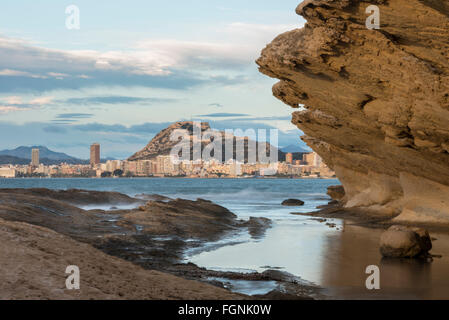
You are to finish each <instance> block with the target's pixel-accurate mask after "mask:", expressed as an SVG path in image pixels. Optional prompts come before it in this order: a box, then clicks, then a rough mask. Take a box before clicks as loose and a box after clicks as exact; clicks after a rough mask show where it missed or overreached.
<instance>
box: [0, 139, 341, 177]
mask: <svg viewBox="0 0 449 320" xmlns="http://www.w3.org/2000/svg"><path fill="white" fill-rule="evenodd" d="M93 146H94V145H93ZM98 147H99V146H98ZM91 150H92V151H93V153H92V157H91V163H90V164H67V163H60V164H58V165H50V166H47V165H43V164H38V165H37V166H34V165H32V164H30V165H4V166H0V177H3V178H13V177H29V176H36V177H98V178H99V177H112V176H122V177H198V178H199V177H202V178H220V177H229V178H238V177H301V178H319V177H320V178H331V177H334V176H335V173H334V172H333V171H332V170H330V169H329V168H328V167H327V166H326V165H325V164H324V162H322V160H321V158H320V157H319V156H318V155H317V154H316V153H314V152H311V153H305V154H303V157H302V160H295V161H294V162H293V160H292V161H288V162H287V161H285V162H277V163H271V164H268V163H241V162H238V161H236V160H234V159H230V160H228V161H227V162H225V163H222V162H219V161H216V160H210V161H189V160H184V161H181V162H179V163H176V162H175V161H173V159H172V158H171V157H170V156H168V155H159V156H157V157H156V158H154V159H151V160H138V161H127V160H108V161H106V162H104V163H96V162H97V161H99V148H97V147H96V146H95V147H94V148H92V149H91ZM287 160H290V157H288V159H287Z"/></svg>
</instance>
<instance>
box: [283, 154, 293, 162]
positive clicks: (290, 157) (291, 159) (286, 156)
mask: <svg viewBox="0 0 449 320" xmlns="http://www.w3.org/2000/svg"><path fill="white" fill-rule="evenodd" d="M285 162H287V163H288V164H292V163H293V154H292V153H290V152H289V153H287V154H286V155H285Z"/></svg>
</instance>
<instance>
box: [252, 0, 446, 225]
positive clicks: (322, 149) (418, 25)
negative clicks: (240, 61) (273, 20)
mask: <svg viewBox="0 0 449 320" xmlns="http://www.w3.org/2000/svg"><path fill="white" fill-rule="evenodd" d="M369 5H377V6H378V7H379V9H380V29H373V30H369V29H367V28H366V26H365V21H366V18H367V17H368V15H369V14H366V13H365V10H366V8H367V7H368V6H369ZM296 12H297V13H298V14H299V15H302V16H303V17H304V18H305V19H306V20H307V24H306V25H305V27H304V28H302V29H297V30H293V31H290V32H287V33H284V34H282V35H280V36H278V37H277V38H276V39H275V40H274V41H273V42H272V43H271V44H269V45H268V46H267V47H266V48H265V49H264V50H263V52H262V55H261V57H260V58H259V59H258V61H257V63H258V65H259V66H260V71H261V72H262V73H264V74H266V75H268V76H270V77H274V78H278V79H280V82H278V83H277V84H276V85H274V87H273V93H274V96H276V97H277V98H279V99H281V100H282V101H284V102H285V103H286V104H288V105H290V106H291V107H293V108H299V111H296V112H294V113H293V119H292V122H293V123H294V124H295V125H297V126H298V127H299V128H300V129H301V130H302V131H303V132H304V134H305V135H304V136H303V137H302V139H303V140H304V141H305V142H307V144H308V145H309V146H310V147H311V148H313V149H314V150H315V151H316V152H318V153H319V154H320V155H321V156H322V157H323V159H324V160H325V162H326V163H327V164H328V165H329V166H330V167H331V168H333V169H334V170H335V171H336V173H337V176H338V178H339V179H340V181H341V182H342V184H343V185H344V188H345V191H346V196H345V198H344V202H345V205H346V206H347V207H366V208H369V209H372V210H375V211H377V212H379V213H383V214H390V215H392V216H396V218H395V219H396V220H403V221H404V220H406V221H420V222H439V223H441V222H445V223H449V62H448V61H449V60H448V59H449V1H447V0H391V1H386V0H371V1H369V2H366V1H358V0H307V1H304V2H303V3H301V4H300V5H299V6H298V7H297V9H296Z"/></svg>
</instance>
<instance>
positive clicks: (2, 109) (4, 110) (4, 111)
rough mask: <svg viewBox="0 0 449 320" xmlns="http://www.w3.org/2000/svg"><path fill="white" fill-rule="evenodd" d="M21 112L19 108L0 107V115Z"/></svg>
mask: <svg viewBox="0 0 449 320" xmlns="http://www.w3.org/2000/svg"><path fill="white" fill-rule="evenodd" d="M20 110H23V109H21V108H19V107H13V106H0V114H1V113H9V112H14V111H20Z"/></svg>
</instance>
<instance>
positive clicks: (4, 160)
mask: <svg viewBox="0 0 449 320" xmlns="http://www.w3.org/2000/svg"><path fill="white" fill-rule="evenodd" d="M29 163H30V160H28V159H22V158H17V157H13V156H2V155H0V164H18V165H25V164H29Z"/></svg>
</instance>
